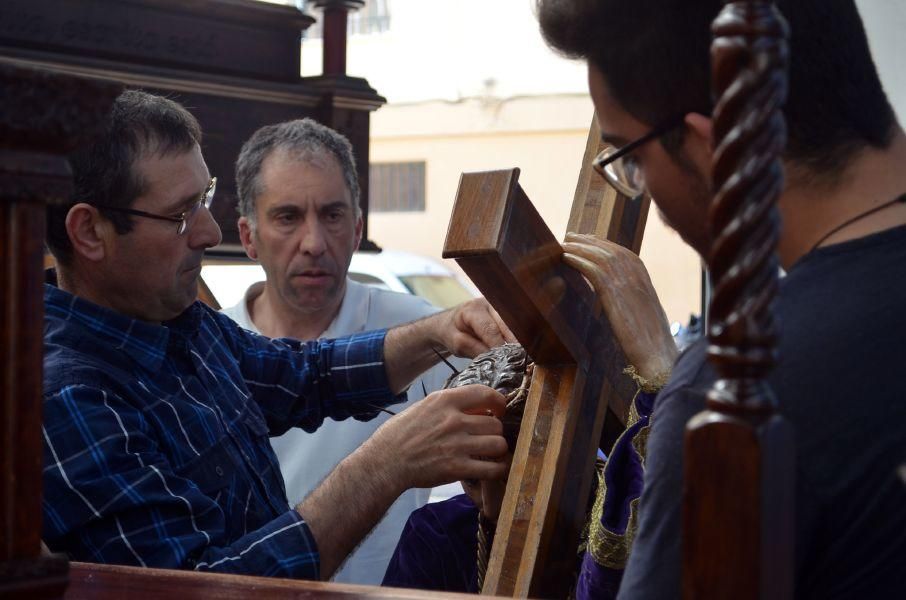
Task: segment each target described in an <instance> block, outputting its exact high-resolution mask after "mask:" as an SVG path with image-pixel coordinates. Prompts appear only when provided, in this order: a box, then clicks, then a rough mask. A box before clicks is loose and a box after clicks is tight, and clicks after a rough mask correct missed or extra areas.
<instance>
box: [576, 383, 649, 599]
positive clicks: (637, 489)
mask: <svg viewBox="0 0 906 600" xmlns="http://www.w3.org/2000/svg"><path fill="white" fill-rule="evenodd" d="M655 397H656V394H647V393H643V392H640V393H639V394H638V395H636V397H635V400H634V405H635V409H636V412H637V413H638V419H637V420H636V421H635V422H633V423H630V424H629V426H628V427H627V428H626V431H624V432H623V434H622V435H621V436H620V437H619V439H617V441H616V443H615V444H614V446H613V449H612V450H611V452H610V457H609V458H608V460H607V463H606V464H605V465H604V489H603V490H599V491H598V493H599V494H600V493H601V492H602V491H603V493H604V503H603V507H602V508H601V512H600V514H597V513H595V512H593V514H592V516H591V518H592V519H599V520H600V523H601V526H602V527H603V528H604V529H607V531H609V532H610V533H612V534H614V535H616V536H620V537H621V538H622V542H623V543H624V544H625V545H627V546H628V545H629V540H628V538H627V537H626V533H627V529H628V527H629V516H630V503H631V502H632V501H633V500H635V499H637V498H638V497H639V496H641V494H642V485H643V480H644V474H645V469H644V464H643V457H642V456H641V455H640V454H639V452H638V449H639V448H638V446H639V445H640V444H639V442H635V440H636V438H637V437H638V436H639V434H640V433H641V432H642V431H643V429H644V428H646V427H647V426H648V422H649V419H650V417H651V411H652V409H653V408H654V399H655ZM634 442H635V443H634ZM642 451H644V448H642ZM591 535H592V536H594V535H595V532H594V531H593V530H592V532H591ZM593 543H594V539H590V540H589V544H590V545H591V544H593ZM625 567H626V565H625V564H623V565H620V566H616V565H610V566H605V565H603V564H600V563H599V562H598V561H596V560H595V557H594V556H592V554H591V552H590V551H587V552H585V555H584V556H583V557H582V566H581V567H580V569H579V578H578V582H577V584H576V598H577V600H592V599H594V600H608V599H610V598H616V596H617V592H618V591H619V589H620V582H621V581H622V579H623V570H624V569H625Z"/></svg>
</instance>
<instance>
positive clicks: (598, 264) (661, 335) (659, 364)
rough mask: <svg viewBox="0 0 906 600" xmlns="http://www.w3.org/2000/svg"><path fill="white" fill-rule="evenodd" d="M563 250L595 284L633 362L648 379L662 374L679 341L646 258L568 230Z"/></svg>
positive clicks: (575, 267)
mask: <svg viewBox="0 0 906 600" xmlns="http://www.w3.org/2000/svg"><path fill="white" fill-rule="evenodd" d="M563 251H564V254H563V262H565V263H566V264H567V265H569V266H570V267H572V268H574V269H576V270H577V271H579V272H580V273H581V274H582V275H583V276H584V277H585V278H586V279H587V280H588V282H589V283H590V284H591V286H592V288H594V290H595V293H596V294H597V296H598V300H599V301H600V302H601V305H602V306H603V308H604V311H605V312H606V313H607V317H608V319H609V321H610V323H611V325H612V326H613V331H614V334H615V335H616V336H617V340H618V341H619V343H620V346H621V347H622V348H623V352H624V353H625V354H626V359H627V360H628V361H629V362H630V365H631V366H633V367H635V369H636V372H637V373H638V375H639V376H640V377H641V378H643V379H645V380H648V381H655V380H658V379H662V378H663V377H664V376H665V375H666V374H667V373H669V371H670V369H671V367H672V366H673V361H674V360H675V359H676V355H677V349H676V343H675V342H674V341H673V337H672V336H671V335H670V326H669V324H668V322H667V316H666V315H665V314H664V309H663V307H661V303H660V301H659V300H658V297H657V292H655V291H654V286H653V285H652V284H651V278H650V277H649V276H648V271H647V270H646V269H645V265H644V264H643V263H642V260H641V259H640V258H639V257H638V256H636V255H635V254H634V253H633V252H632V251H630V250H628V249H626V248H624V247H622V246H620V245H618V244H614V243H612V242H608V241H604V240H599V239H597V238H595V237H592V236H589V235H579V234H575V233H569V234H567V235H566V243H564V244H563Z"/></svg>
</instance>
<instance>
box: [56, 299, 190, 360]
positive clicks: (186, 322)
mask: <svg viewBox="0 0 906 600" xmlns="http://www.w3.org/2000/svg"><path fill="white" fill-rule="evenodd" d="M44 310H45V312H46V314H47V316H53V317H57V318H60V319H63V320H65V321H70V322H76V323H78V324H79V325H81V326H82V327H85V328H87V329H89V330H90V331H91V332H92V333H94V334H95V335H96V336H98V338H100V339H101V340H102V341H105V342H107V343H109V344H110V345H111V347H112V348H113V349H115V350H120V351H122V352H124V353H126V354H127V355H128V356H129V357H130V358H132V359H133V360H135V361H136V362H137V363H139V364H141V365H142V366H143V367H145V368H147V369H150V370H151V371H157V370H158V369H159V368H160V366H161V363H162V362H163V360H164V357H165V356H166V352H167V344H168V343H169V341H170V334H171V333H178V334H181V337H182V336H184V337H186V338H190V337H193V336H194V335H195V334H197V332H198V330H199V329H200V327H201V319H202V311H201V309H200V307H199V306H198V302H195V303H194V304H192V306H190V307H189V308H188V309H186V310H185V311H184V312H183V313H182V314H181V315H179V316H178V317H176V318H175V319H173V320H172V321H167V322H165V323H163V324H162V325H155V324H153V323H148V322H146V321H142V320H139V319H133V318H131V317H128V316H126V315H124V314H122V313H119V312H116V311H114V310H111V309H109V308H105V307H103V306H100V305H98V304H95V303H93V302H90V301H88V300H85V299H84V298H79V297H78V296H75V295H73V294H70V293H69V292H66V291H64V290H61V289H60V288H58V287H56V286H54V285H52V284H49V283H45V284H44Z"/></svg>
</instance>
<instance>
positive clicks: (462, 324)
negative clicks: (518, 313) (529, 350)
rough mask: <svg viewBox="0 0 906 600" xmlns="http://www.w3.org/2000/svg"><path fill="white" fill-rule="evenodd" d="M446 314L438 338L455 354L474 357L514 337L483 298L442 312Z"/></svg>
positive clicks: (512, 340)
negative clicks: (445, 321) (444, 322)
mask: <svg viewBox="0 0 906 600" xmlns="http://www.w3.org/2000/svg"><path fill="white" fill-rule="evenodd" d="M443 316H445V317H446V318H447V323H446V326H445V327H443V328H442V330H441V335H442V339H441V342H442V343H443V345H444V347H445V348H446V349H447V350H449V351H450V352H452V353H453V354H455V355H457V356H467V357H469V358H473V357H475V356H478V355H479V354H481V353H482V352H487V351H488V350H490V349H491V348H494V347H497V346H501V345H503V344H504V343H506V342H515V341H516V337H515V336H514V335H513V332H512V331H510V328H509V327H507V326H506V323H504V322H503V319H501V318H500V315H498V314H497V311H496V310H494V308H493V307H492V306H491V305H490V304H489V303H488V301H487V300H485V299H484V298H475V299H474V300H469V301H468V302H464V303H462V304H460V305H459V306H457V307H455V308H453V309H452V310H449V311H447V312H446V313H443Z"/></svg>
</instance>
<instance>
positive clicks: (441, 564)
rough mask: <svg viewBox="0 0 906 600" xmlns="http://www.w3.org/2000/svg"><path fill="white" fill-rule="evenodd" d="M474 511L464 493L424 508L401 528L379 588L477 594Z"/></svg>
mask: <svg viewBox="0 0 906 600" xmlns="http://www.w3.org/2000/svg"><path fill="white" fill-rule="evenodd" d="M477 540H478V507H476V506H475V504H474V503H473V502H472V500H470V499H469V497H468V496H466V495H465V494H460V495H459V496H453V497H452V498H450V499H449V500H444V501H443V502H435V503H433V504H426V505H425V506H423V507H422V508H420V509H418V510H417V511H415V512H413V513H412V515H411V516H410V517H409V521H408V522H407V523H406V527H405V528H404V529H403V533H402V535H401V536H400V541H399V543H398V544H397V546H396V550H395V551H394V553H393V557H392V558H391V559H390V564H389V565H388V566H387V572H386V574H385V575H384V582H383V584H382V585H385V586H392V587H404V588H417V589H423V590H438V591H446V592H467V593H477V592H478V572H477V569H478V567H477V562H476V560H477V552H478V541H477Z"/></svg>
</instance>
